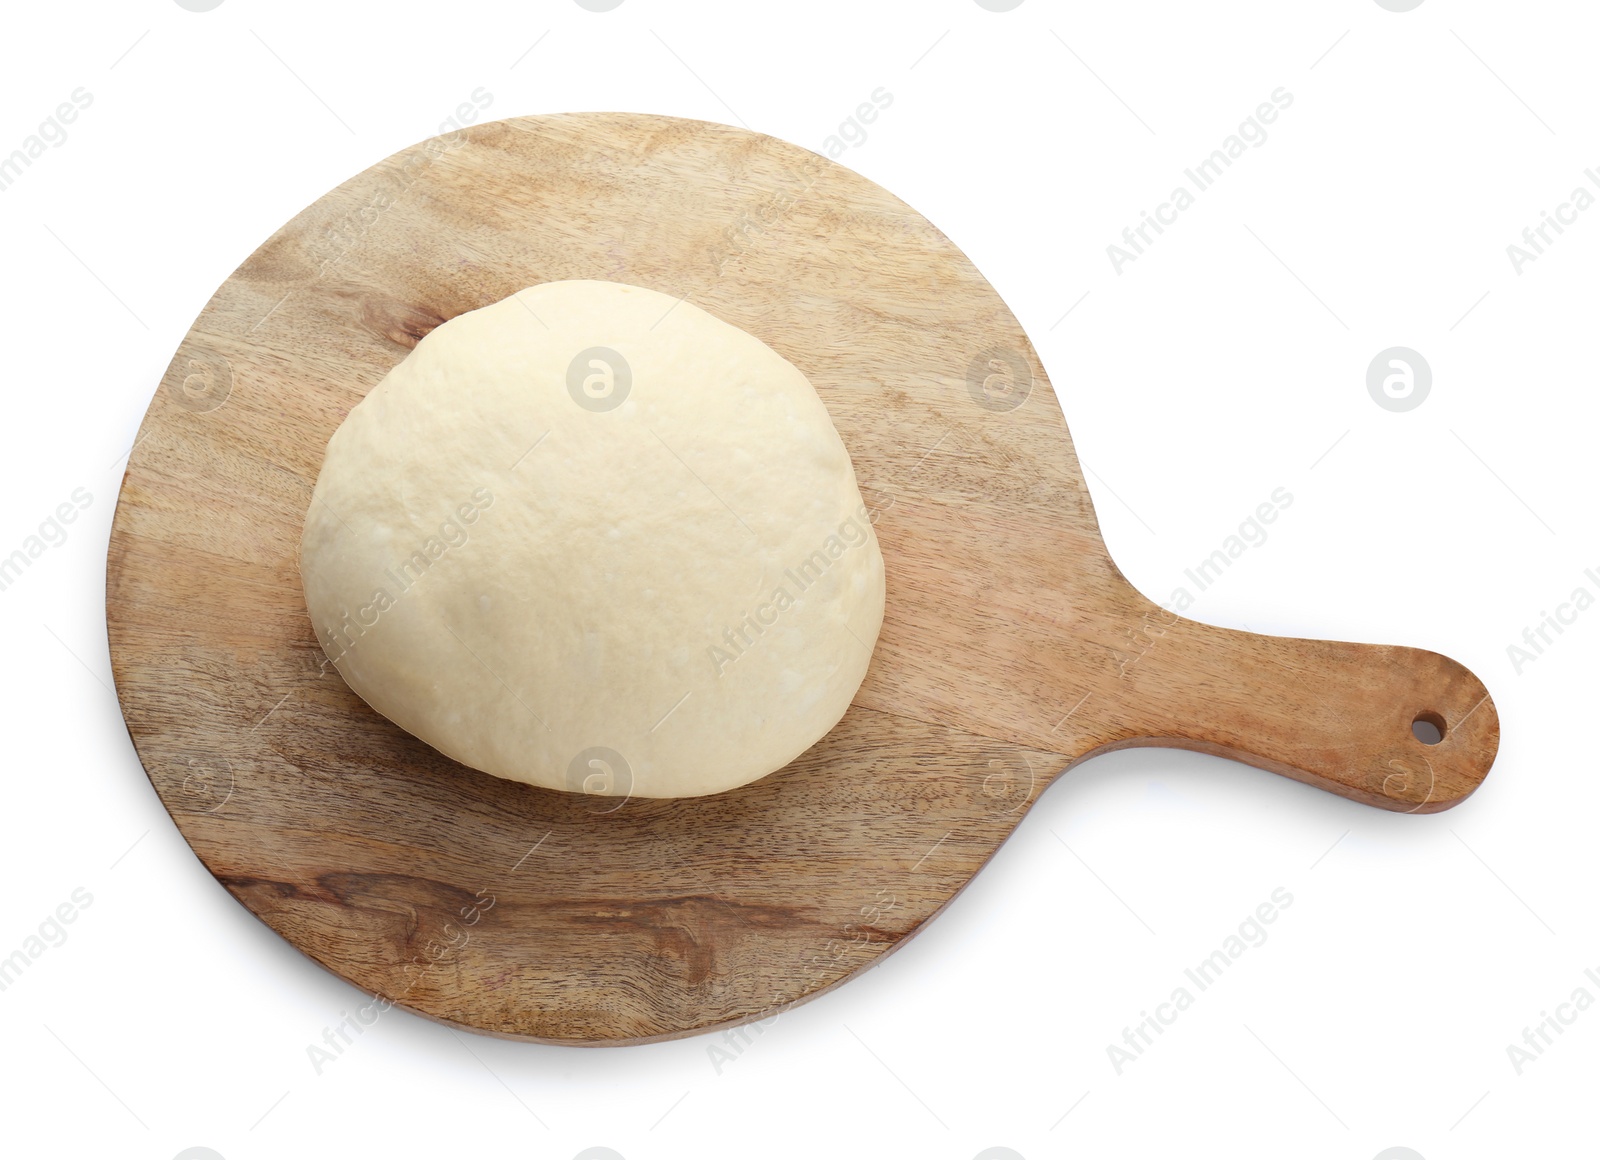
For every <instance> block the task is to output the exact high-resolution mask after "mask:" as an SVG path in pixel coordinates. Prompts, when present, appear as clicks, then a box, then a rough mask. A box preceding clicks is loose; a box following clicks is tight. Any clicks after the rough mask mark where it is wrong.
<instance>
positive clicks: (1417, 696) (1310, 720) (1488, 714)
mask: <svg viewBox="0 0 1600 1160" xmlns="http://www.w3.org/2000/svg"><path fill="white" fill-rule="evenodd" d="M1150 608H1151V609H1152V610H1154V611H1153V613H1150V614H1147V616H1146V618H1145V624H1146V626H1147V627H1149V628H1151V630H1152V631H1151V633H1150V635H1149V638H1148V639H1149V640H1150V642H1151V644H1150V647H1149V649H1148V650H1147V651H1146V652H1145V653H1144V654H1143V655H1142V656H1141V657H1140V658H1139V659H1138V663H1137V664H1134V665H1132V666H1130V667H1128V668H1126V669H1125V671H1124V679H1126V680H1128V681H1130V682H1132V684H1133V687H1136V688H1137V689H1138V692H1139V695H1138V697H1137V698H1136V706H1137V707H1132V706H1130V718H1131V719H1124V721H1123V722H1122V724H1123V725H1124V727H1125V728H1127V729H1129V730H1130V731H1131V732H1132V733H1133V734H1135V736H1129V737H1127V738H1126V739H1125V740H1122V741H1121V742H1119V743H1114V744H1112V745H1108V746H1104V747H1102V750H1101V751H1104V750H1105V749H1121V748H1126V747H1128V746H1135V745H1161V746H1172V747H1176V748H1180V749H1195V750H1199V751H1200V752H1202V753H1211V754H1215V755H1218V756H1222V757H1229V758H1233V759H1234V760H1237V761H1242V762H1245V763H1247V764H1249V765H1254V766H1257V767H1258V768H1261V769H1266V770H1270V771H1272V772H1273V773H1280V774H1282V775H1284V776H1285V777H1292V778H1294V779H1295V780H1297V781H1303V782H1306V783H1308V784H1310V785H1314V786H1318V787H1319V788H1321V789H1326V790H1328V791H1330V792H1332V793H1336V794H1339V795H1341V796H1342V797H1347V798H1351V799H1353V800H1355V801H1359V802H1365V803H1366V804H1368V805H1374V806H1379V807H1382V808H1383V809H1389V810H1398V811H1401V812H1408V813H1435V812H1437V811H1439V810H1446V809H1449V808H1450V807H1451V806H1453V805H1456V804H1458V803H1460V802H1461V801H1463V800H1465V799H1466V798H1467V796H1468V795H1469V794H1471V793H1472V791H1473V790H1475V789H1477V788H1478V786H1479V785H1480V784H1481V783H1482V781H1483V779H1484V777H1485V776H1486V775H1487V774H1488V772H1489V767H1490V766H1491V765H1493V764H1494V758H1495V753H1496V751H1497V750H1498V749H1499V746H1500V718H1499V715H1498V714H1497V713H1496V712H1495V707H1494V700H1493V698H1491V697H1490V696H1489V690H1488V689H1487V688H1485V687H1484V684H1483V682H1482V681H1480V680H1479V679H1478V678H1477V677H1476V676H1475V675H1473V673H1472V671H1471V670H1470V669H1468V668H1466V667H1465V666H1464V665H1461V664H1459V663H1458V662H1456V661H1453V660H1451V659H1450V658H1449V657H1447V656H1442V655H1441V654H1439V653H1436V652H1429V651H1427V650H1425V649H1417V648H1406V647H1403V646H1399V645H1374V644H1352V643H1349V642H1345V641H1328V640H1301V639H1297V638H1292V637H1281V636H1266V635H1263V634H1260V633H1254V632H1243V631H1240V630H1237V629H1228V628H1219V627H1217V626H1216V625H1210V624H1202V623H1200V622H1199V621H1194V620H1186V619H1184V618H1182V617H1178V616H1176V614H1174V613H1170V612H1166V611H1164V610H1161V609H1159V608H1156V606H1155V605H1153V604H1152V605H1150ZM1191 707H1193V708H1191ZM1424 738H1426V740H1424ZM1434 738H1437V740H1434Z"/></svg>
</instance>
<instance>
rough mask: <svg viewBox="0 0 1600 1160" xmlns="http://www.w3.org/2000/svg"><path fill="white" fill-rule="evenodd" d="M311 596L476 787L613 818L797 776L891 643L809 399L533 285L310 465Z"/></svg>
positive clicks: (580, 296)
mask: <svg viewBox="0 0 1600 1160" xmlns="http://www.w3.org/2000/svg"><path fill="white" fill-rule="evenodd" d="M300 572H301V577H302V581H303V583H304V586H305V595H306V606H307V608H308V609H309V611H310V614H311V620H312V623H313V625H314V626H315V628H316V631H317V637H318V639H319V641H320V642H321V644H322V647H323V650H324V651H325V652H326V653H327V655H328V657H329V659H330V660H331V661H332V662H333V663H334V664H335V665H336V666H337V667H338V669H339V672H340V673H341V674H342V675H343V676H344V679H345V680H346V681H347V682H348V683H349V685H350V687H351V688H352V689H354V690H355V691H356V692H357V693H358V694H360V696H361V697H362V698H364V699H365V700H366V702H367V703H368V704H369V705H371V706H372V707H373V708H374V709H376V710H377V711H378V712H379V713H382V714H383V715H384V716H385V717H387V718H389V719H390V720H391V721H393V722H395V724H397V725H399V726H400V727H401V728H403V729H406V730H409V731H410V732H411V733H413V734H415V735H416V736H418V737H420V738H421V739H422V740H424V741H426V742H428V744H430V745H432V746H434V747H435V748H436V749H438V750H440V751H441V752H443V753H445V754H447V755H449V756H450V757H452V758H454V759H456V760H457V761H460V762H462V763H464V764H466V765H470V766H472V767H474V768H475V769H481V770H483V771H485V772H487V773H491V774H494V775H495V776H497V777H505V778H511V779H512V780H515V781H525V782H531V783H533V784H534V785H541V786H547V787H549V788H552V789H561V790H571V791H576V792H584V793H594V794H602V795H606V796H610V797H626V796H628V795H633V796H640V797H688V796H694V795H698V794H709V793H718V792H720V791H723V790H727V789H732V788H733V787H735V786H738V785H743V784H744V783H746V782H750V781H754V780H755V779H757V778H759V777H762V776H764V775H766V774H768V773H771V772H772V771H773V770H775V769H779V768H781V767H782V766H784V765H786V764H788V763H789V762H790V761H792V760H793V759H794V758H795V757H797V756H799V755H800V754H801V753H802V752H804V751H805V750H806V749H808V748H809V747H810V746H811V745H813V744H814V743H815V742H816V741H817V740H818V739H819V738H820V737H822V736H823V734H825V733H827V732H828V730H829V729H831V728H833V726H834V725H835V724H836V723H837V722H838V720H839V718H840V717H841V716H843V715H844V712H845V710H846V708H848V707H849V704H850V700H851V698H852V697H854V695H855V692H856V690H857V688H859V687H860V684H861V681H862V678H863V677H864V676H865V675H866V672H867V663H868V661H869V660H870V659H871V656H872V649H873V646H874V645H875V644H876V643H877V638H878V630H879V628H880V627H881V625H882V623H883V600H884V577H883V557H882V555H881V554H880V552H879V550H878V541H877V537H876V535H875V534H874V533H873V529H872V513H870V512H869V511H868V509H867V507H866V505H865V504H864V503H863V502H862V498H861V493H860V491H859V490H858V488H857V486H856V480H855V472H854V470H853V468H852V467H851V464H850V456H849V454H848V453H847V452H846V451H845V447H844V444H843V442H841V441H840V439H839V434H838V432H837V431H835V430H834V426H833V423H832V421H831V420H830V419H829V417H828V412H827V410H826V409H825V408H824V407H823V405H822V400H821V399H820V398H818V396H817V393H816V391H815V389H814V388H813V387H812V386H811V384H810V383H809V382H808V381H807V380H806V378H805V376H804V375H803V374H801V373H800V371H799V370H797V369H796V368H795V367H794V366H793V365H792V364H791V363H789V362H788V361H786V360H785V359H784V358H783V357H782V356H780V355H779V354H778V353H777V352H776V351H774V350H772V348H771V347H768V346H767V345H766V344H765V343H763V342H761V341H760V340H759V339H757V338H755V337H754V336H752V335H750V334H747V333H745V332H744V331H743V330H740V329H739V328H737V327H735V326H731V325H729V324H728V323H726V322H723V321H722V320H720V319H718V318H716V317H714V316H712V315H710V314H708V313H706V312H705V311H704V310H701V309H700V308H699V307H697V306H695V305H693V304H692V303H690V302H687V301H677V300H675V299H673V298H672V297H669V296H668V295H665V294H661V293H658V292H656V291H654V290H646V289H643V288H640V287H637V286H627V285H623V284H620V283H616V282H593V281H570V282H549V283H545V284H543V285H539V286H535V287H532V288H531V289H527V290H523V291H521V292H520V293H518V294H514V295H512V296H511V297H510V298H506V299H504V300H502V301H500V302H497V303H495V304H493V305H491V306H486V307H484V308H482V309H481V310H474V311H471V312H469V313H467V314H463V315H460V316H459V317H456V318H453V319H451V320H450V321H448V322H446V323H444V324H443V325H442V326H439V327H438V328H437V329H435V330H434V331H433V332H432V333H430V334H429V335H428V336H427V337H426V338H424V339H423V340H422V341H421V342H419V343H418V344H417V347H416V349H415V350H413V351H412V352H411V353H410V354H409V355H408V356H407V357H406V358H405V360H404V361H402V362H401V363H400V364H399V365H398V366H397V367H395V368H394V369H393V370H392V371H390V372H389V374H387V375H386V376H384V378H383V380H382V381H381V382H380V383H378V385H377V386H376V387H374V388H373V389H372V391H371V393H369V394H368V395H367V397H366V398H365V399H364V400H362V402H361V403H360V404H358V405H357V406H356V407H355V408H354V409H353V410H351V412H350V414H349V416H348V417H347V418H346V419H345V421H344V422H343V423H342V424H341V425H340V426H339V428H338V430H337V431H335V432H334V434H333V438H332V439H331V440H330V441H329V443H328V450H327V457H326V459H325V461H324V462H323V465H322V472H321V474H320V475H319V476H318V478H317V484H316V488H315V490H314V492H313V494H312V499H311V506H310V510H309V511H308V512H307V514H306V523H305V532H304V536H303V538H302V541H301V545H300ZM619 804H620V803H619Z"/></svg>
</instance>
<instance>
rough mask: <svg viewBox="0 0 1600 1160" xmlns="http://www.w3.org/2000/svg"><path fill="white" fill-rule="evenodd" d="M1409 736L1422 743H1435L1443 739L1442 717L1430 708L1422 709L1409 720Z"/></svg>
mask: <svg viewBox="0 0 1600 1160" xmlns="http://www.w3.org/2000/svg"><path fill="white" fill-rule="evenodd" d="M1411 736H1413V737H1415V738H1416V739H1417V740H1418V741H1420V742H1422V743H1423V744H1424V745H1437V744H1439V742H1441V741H1443V740H1444V718H1443V717H1441V716H1439V714H1437V713H1435V712H1434V711H1433V710H1432V709H1424V710H1423V711H1422V712H1420V713H1418V714H1417V716H1416V719H1415V720H1414V721H1412V722H1411Z"/></svg>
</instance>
